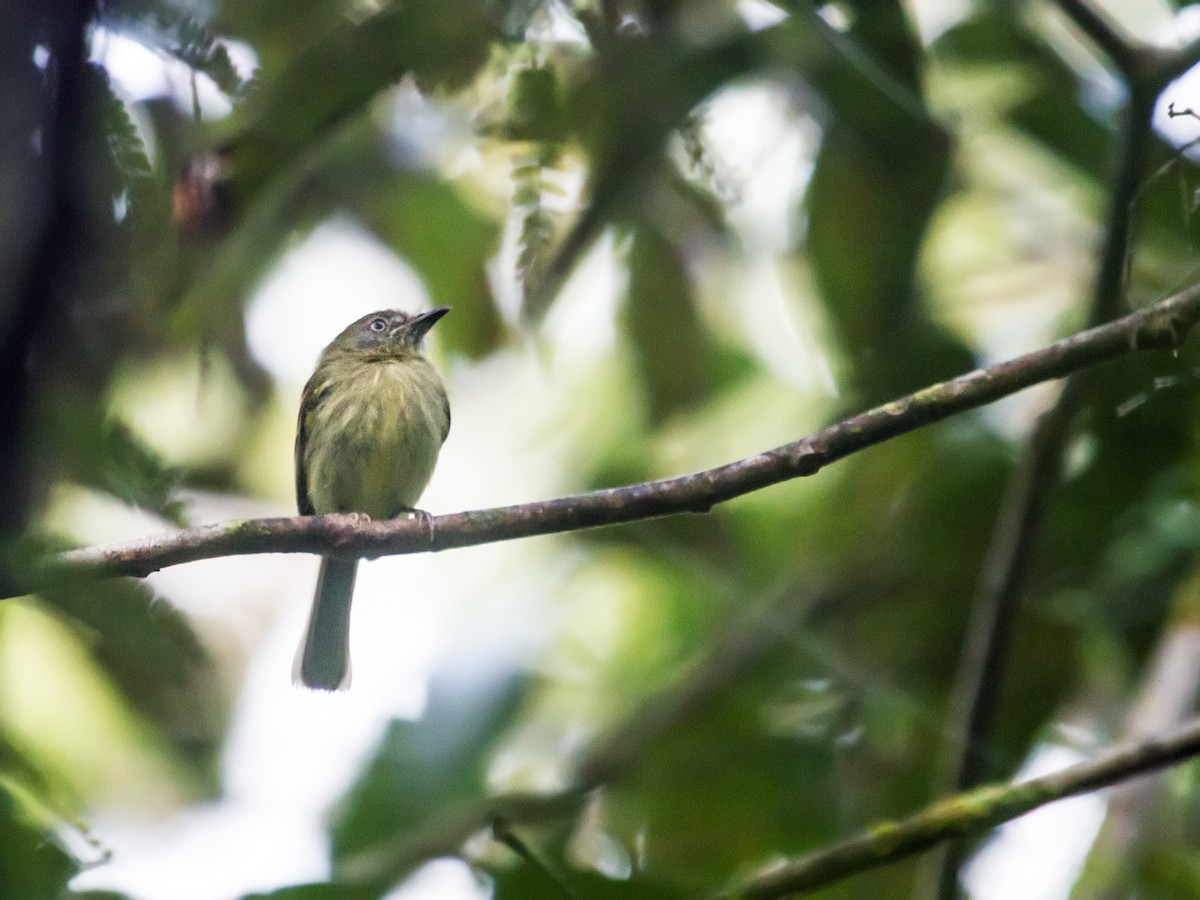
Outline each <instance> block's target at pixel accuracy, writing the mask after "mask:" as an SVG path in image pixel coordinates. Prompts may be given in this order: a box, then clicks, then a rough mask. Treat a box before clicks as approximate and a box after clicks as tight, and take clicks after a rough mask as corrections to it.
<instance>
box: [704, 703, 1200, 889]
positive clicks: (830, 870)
mask: <svg viewBox="0 0 1200 900" xmlns="http://www.w3.org/2000/svg"><path fill="white" fill-rule="evenodd" d="M1197 754H1200V719H1194V720H1192V722H1190V723H1189V724H1188V725H1185V726H1183V727H1182V728H1179V729H1176V730H1174V731H1171V732H1169V733H1167V734H1165V735H1163V736H1161V737H1155V738H1150V739H1148V740H1146V741H1142V742H1140V743H1135V744H1127V745H1125V746H1122V747H1117V748H1114V749H1111V750H1109V751H1108V752H1106V753H1104V754H1103V755H1101V756H1099V757H1097V758H1096V759H1094V760H1092V761H1091V762H1086V763H1080V764H1079V765H1076V766H1071V767H1070V768H1067V769H1063V770H1062V771H1059V772H1055V773H1054V774H1052V775H1046V776H1043V777H1041V778H1034V779H1031V780H1029V781H1025V782H1020V783H1018V784H1012V785H999V786H991V787H983V788H977V789H975V790H972V791H967V792H965V793H961V794H956V795H953V796H950V797H946V798H944V799H942V800H939V801H937V802H935V803H933V804H931V805H929V806H927V807H925V808H924V809H923V810H921V811H920V812H917V813H914V814H913V815H911V816H909V817H907V818H905V819H900V820H899V821H895V822H881V823H877V824H876V825H874V826H872V827H871V828H868V829H867V830H866V831H863V832H861V833H859V834H857V835H855V836H854V837H852V838H849V839H848V840H845V841H842V842H841V843H838V844H833V845H831V846H828V847H823V848H821V849H819V850H815V851H813V852H812V853H810V854H808V855H806V856H801V857H799V858H798V859H795V860H793V861H791V862H788V863H785V864H783V865H781V866H776V867H774V868H772V869H771V870H770V871H768V872H765V873H763V874H761V875H759V876H757V877H753V878H750V879H749V880H747V881H743V882H742V883H740V884H737V885H734V886H733V887H731V888H729V889H727V890H725V891H722V892H721V893H719V894H716V895H714V896H713V897H712V898H710V900H773V898H776V897H784V896H789V895H793V894H802V893H806V892H808V891H811V890H814V889H816V888H820V887H824V886H826V885H829V884H832V883H834V882H836V881H840V880H841V879H843V878H846V877H847V876H849V875H853V874H855V873H857V872H862V871H864V870H867V869H873V868H877V867H879V866H882V865H886V864H888V863H891V862H895V861H896V860H899V859H904V858H906V857H909V856H912V855H914V854H916V853H919V852H921V851H922V850H926V849H928V848H929V847H932V846H934V845H936V844H938V843H940V842H942V841H945V840H949V839H951V838H957V837H963V836H964V835H969V834H977V833H979V832H982V831H985V830H986V829H988V828H992V827H993V826H995V825H998V824H1000V823H1001V822H1007V821H1009V820H1011V819H1015V818H1017V817H1018V816H1023V815H1025V813H1027V812H1030V811H1032V810H1034V809H1037V808H1038V807H1039V806H1045V805H1046V804H1047V803H1053V802H1054V801H1056V800H1063V799H1065V798H1067V797H1074V796H1076V795H1077V794H1085V793H1088V792H1089V791H1094V790H1096V789H1098V788H1102V787H1107V786H1108V785H1111V784H1116V783H1118V782H1121V781H1125V780H1127V779H1129V778H1132V777H1134V776H1136V775H1142V774H1145V773H1146V772H1152V771H1154V770H1156V769H1161V768H1164V767H1166V766H1172V765H1176V764H1178V763H1181V762H1184V761H1186V760H1188V759H1191V758H1192V757H1194V756H1196V755H1197Z"/></svg>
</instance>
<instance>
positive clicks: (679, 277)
mask: <svg viewBox="0 0 1200 900" xmlns="http://www.w3.org/2000/svg"><path fill="white" fill-rule="evenodd" d="M693 294H694V288H693V285H692V279H691V275H690V274H689V273H688V271H687V265H686V263H685V261H684V259H683V256H682V254H681V253H680V251H679V249H678V248H677V247H675V246H674V245H672V244H671V243H670V242H668V241H667V240H665V239H664V238H663V237H662V236H661V235H659V234H658V233H657V232H656V231H654V230H653V229H652V228H650V227H648V226H646V227H642V228H639V229H638V230H637V231H636V232H635V233H634V236H633V241H632V245H631V246H630V250H629V293H628V295H627V297H626V299H625V311H624V312H625V315H624V318H625V328H626V331H627V333H628V335H629V340H630V344H631V345H632V348H633V353H634V358H635V360H636V362H637V367H638V370H639V372H640V374H641V381H642V383H643V384H644V385H645V387H646V391H647V394H648V396H649V401H650V418H651V421H652V422H656V423H657V422H661V421H662V420H663V419H665V418H667V417H668V416H670V415H671V414H672V413H674V412H676V411H678V410H681V409H687V408H692V407H695V406H699V405H700V404H702V403H704V402H705V401H706V400H707V399H708V397H709V395H710V393H711V391H712V388H713V386H714V385H713V380H712V379H711V378H710V377H709V376H710V374H711V365H710V363H711V360H712V355H713V350H712V347H711V345H710V341H709V339H708V335H707V334H706V333H705V329H704V325H703V323H702V322H701V321H700V317H699V315H698V313H697V310H696V306H695V298H694V296H693Z"/></svg>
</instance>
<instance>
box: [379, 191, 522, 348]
mask: <svg viewBox="0 0 1200 900" xmlns="http://www.w3.org/2000/svg"><path fill="white" fill-rule="evenodd" d="M358 202H359V208H358V211H359V214H360V215H361V216H362V218H363V221H364V222H365V223H366V225H367V226H368V227H369V228H370V229H371V230H372V231H373V232H374V233H375V234H376V235H377V236H378V237H379V239H380V240H382V241H383V242H384V243H386V244H387V245H388V246H390V247H391V248H392V249H393V250H395V251H396V253H398V254H399V255H400V256H401V257H403V258H404V259H405V260H406V261H407V262H408V263H409V264H411V265H412V267H413V268H414V269H416V270H417V272H418V273H419V274H420V275H421V278H422V280H424V282H425V285H426V287H427V288H428V289H429V294H430V298H431V300H432V301H433V303H434V305H437V306H450V307H453V308H454V312H453V313H452V314H451V315H449V316H447V317H446V318H445V319H444V320H443V321H442V322H441V323H439V325H438V335H439V337H440V339H441V340H442V341H443V342H444V343H445V345H446V346H447V347H449V348H450V349H451V350H453V351H456V352H458V353H462V354H465V355H466V356H469V357H472V358H479V357H482V356H485V355H486V354H487V353H489V352H491V351H492V350H494V349H496V347H497V346H498V344H499V342H500V339H501V337H502V335H503V333H504V325H503V322H502V321H501V319H500V315H499V312H498V311H497V309H496V305H495V302H494V301H493V299H492V293H491V289H490V288H489V287H488V280H487V272H486V270H485V267H486V265H487V263H488V261H489V260H490V259H491V257H492V256H493V255H494V254H495V252H496V246H497V244H498V243H499V239H500V233H499V227H498V225H497V224H496V223H495V222H493V221H491V220H490V219H487V218H485V217H484V216H482V215H481V214H480V213H479V212H477V211H476V210H475V209H474V208H472V207H471V205H470V204H468V203H467V202H466V200H464V199H463V197H462V195H461V194H460V193H459V191H458V190H457V189H456V188H455V187H454V186H453V185H450V184H447V183H446V182H443V181H440V180H437V179H436V178H433V177H430V176H426V175H421V174H418V173H408V172H394V173H392V174H391V175H390V176H388V177H387V178H386V179H385V180H384V181H383V183H382V184H381V183H379V182H376V183H375V184H374V189H373V190H372V191H371V192H370V193H369V194H366V195H364V196H361V197H360V198H359V201H358Z"/></svg>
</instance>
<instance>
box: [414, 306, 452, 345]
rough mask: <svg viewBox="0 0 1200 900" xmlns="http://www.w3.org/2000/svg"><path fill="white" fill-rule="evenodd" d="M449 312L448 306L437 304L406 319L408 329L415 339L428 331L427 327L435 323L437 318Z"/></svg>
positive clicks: (419, 338)
mask: <svg viewBox="0 0 1200 900" xmlns="http://www.w3.org/2000/svg"><path fill="white" fill-rule="evenodd" d="M448 312H450V307H449V306H439V307H436V308H434V309H431V310H430V311H429V312H424V313H421V314H420V315H419V316H414V317H413V318H411V319H409V320H408V330H409V331H410V332H411V333H412V335H413V338H414V339H415V340H417V341H419V340H421V338H423V337H425V335H426V334H428V333H429V329H430V328H432V327H433V326H434V325H436V324H437V322H438V319H440V318H441V317H442V316H444V315H445V314H446V313H448Z"/></svg>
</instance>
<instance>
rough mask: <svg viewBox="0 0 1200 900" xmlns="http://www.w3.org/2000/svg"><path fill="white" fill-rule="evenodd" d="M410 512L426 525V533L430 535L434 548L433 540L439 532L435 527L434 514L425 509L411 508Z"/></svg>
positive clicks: (431, 547) (430, 545)
mask: <svg viewBox="0 0 1200 900" xmlns="http://www.w3.org/2000/svg"><path fill="white" fill-rule="evenodd" d="M408 514H409V515H410V516H412V517H413V518H414V519H416V520H417V521H418V522H420V523H421V524H422V525H424V526H425V533H426V534H428V535H429V547H430V549H433V540H434V538H435V537H436V534H437V533H436V531H435V530H434V527H433V516H431V515H430V514H429V513H427V512H425V510H423V509H410V510H408Z"/></svg>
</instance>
